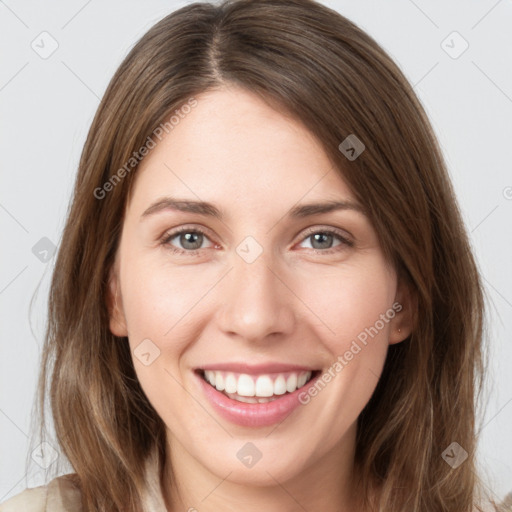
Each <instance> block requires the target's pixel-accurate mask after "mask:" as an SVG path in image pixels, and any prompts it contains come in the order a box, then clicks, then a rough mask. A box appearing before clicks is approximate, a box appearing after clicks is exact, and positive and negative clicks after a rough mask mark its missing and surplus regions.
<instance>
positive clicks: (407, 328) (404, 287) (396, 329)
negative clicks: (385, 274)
mask: <svg viewBox="0 0 512 512" xmlns="http://www.w3.org/2000/svg"><path fill="white" fill-rule="evenodd" d="M393 310H394V311H395V316H394V318H393V319H392V320H391V321H390V324H391V330H390V334H389V344H390V345H394V344H396V343H400V342H401V341H404V340H405V339H407V338H408V337H409V336H410V335H411V333H412V332H413V330H414V327H415V325H416V319H417V313H418V301H417V297H416V294H415V293H414V292H413V290H412V286H411V284H410V283H409V282H408V280H406V279H404V278H403V277H400V278H399V280H398V284H397V290H396V295H395V302H394V304H393Z"/></svg>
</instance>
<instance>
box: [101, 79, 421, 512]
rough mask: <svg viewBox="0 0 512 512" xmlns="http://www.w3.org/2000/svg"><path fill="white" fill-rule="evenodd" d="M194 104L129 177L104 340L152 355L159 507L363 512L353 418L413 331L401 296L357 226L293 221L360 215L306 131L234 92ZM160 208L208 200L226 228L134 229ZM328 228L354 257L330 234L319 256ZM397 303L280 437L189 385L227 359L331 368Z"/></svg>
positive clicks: (214, 222) (203, 224) (173, 222)
mask: <svg viewBox="0 0 512 512" xmlns="http://www.w3.org/2000/svg"><path fill="white" fill-rule="evenodd" d="M196 99H197V101H198V105H197V107H195V108H194V109H193V110H192V111H191V112H190V113H189V114H188V115H187V116H186V117H185V118H184V119H183V120H181V121H180V123H179V124H178V125H177V126H175V128H174V129H173V130H172V131H171V132H170V133H169V134H168V135H167V136H166V137H165V138H164V139H163V140H162V141H161V142H159V143H158V144H157V146H156V147H155V148H154V149H152V151H151V152H150V154H149V155H148V156H147V157H146V158H145V159H144V160H143V162H142V163H141V166H140V167H139V169H138V171H137V173H138V174H137V179H136V182H135V187H134V190H133V195H132V197H131V200H130V202H129V203H128V205H127V209H126V214H125V218H124V221H123V229H122V235H121V241H120V245H119V249H118V252H117V255H116V260H115V264H114V266H113V267H112V271H111V277H110V294H111V295H110V296H111V297H112V298H113V299H112V300H111V303H112V304H114V306H111V307H110V319H111V320H110V329H111V331H112V333H113V334H115V335H117V336H128V338H129V343H130V347H131V349H132V354H133V350H134V349H135V348H136V347H137V346H138V345H139V344H140V343H141V342H142V340H144V339H149V340H151V342H152V343H154V344H155V345H156V346H157V347H158V348H159V350H160V355H159V356H158V357H157V358H156V359H155V360H154V361H153V362H152V363H151V364H150V365H148V366H146V365H144V364H142V363H141V361H140V360H139V359H138V358H137V357H133V362H134V366H135V370H136V373H137V376H138V379H139V381H140V383H141V385H142V388H143V389H144V391H145V393H146V395H147V397H148V399H149V401H150V402H151V404H152V405H153V407H154V408H155V410H156V411H157V412H158V414H159V415H160V417H161V418H162V420H163V421H164V423H165V425H166V427H167V438H168V448H169V450H168V454H169V455H168V460H167V462H166V481H165V483H164V487H163V494H164V497H165V500H166V503H167V506H168V509H169V510H188V509H189V508H190V507H195V508H196V509H197V510H198V511H200V512H208V511H218V510H226V511H228V510H241V509H242V510H245V511H252V510H255V511H256V510H258V511H260V510H267V511H270V512H272V511H279V512H287V511H295V510H298V509H300V510H302V508H301V507H303V508H304V509H306V510H324V511H345V510H346V511H349V510H350V511H355V510H362V508H360V504H359V502H358V496H355V495H354V494H356V493H354V491H353V489H354V485H353V484H354V482H353V474H354V472H353V463H354V450H355V435H356V420H357V417H358V416H359V414H360V412H361V411H362V409H363V408H364V406H365V405H366V403H367V402H368V400H369V399H370V397H371V395H372V393H373V391H374V389H375V386H376V384H377V381H378V377H379V376H380V374H381V372H382V368H383V365H384V361H385V357H386V353H387V349H388V346H389V345H390V344H392V343H399V342H401V341H402V340H404V339H405V338H406V337H407V336H408V335H409V334H410V331H411V323H412V322H411V317H412V315H411V307H410V299H409V293H408V290H407V289H406V287H405V286H404V285H402V284H401V283H400V282H398V280H397V275H396V273H395V271H394V269H393V268H392V267H391V266H390V265H389V264H388V262H387V261H386V260H385V258H384V256H383V253H382V251H381V248H380V245H379V243H378V239H377V235H376V232H375V230H374V228H373V226H372V224H371V223H370V221H369V219H368V218H367V217H366V216H365V215H364V214H362V213H360V212H358V211H355V210H349V209H347V210H339V211H334V212H329V213H324V214H319V215H316V216H312V217H306V218H302V219H292V218H288V217H287V212H288V210H289V209H290V208H292V207H294V206H296V205H297V203H299V204H305V203H310V202H323V201H328V200H333V199H335V200H340V199H343V200H348V201H352V202H356V201H355V197H354V195H353V194H352V192H351V191H350V189H349V188H348V186H347V185H346V183H345V182H344V180H343V179H342V178H341V176H340V175H339V173H337V172H336V171H335V170H334V169H333V166H332V163H331V162H330V161H329V159H328V157H327V156H326V154H325V152H324V151H323V150H322V148H321V146H320V144H319V142H318V141H317V140H316V139H315V138H314V137H313V135H312V134H311V133H310V132H309V131H308V130H307V129H306V128H305V127H304V126H303V125H302V124H301V123H300V122H298V121H297V120H294V119H291V118H289V117H287V116H285V115H284V114H283V113H280V112H278V111H276V110H274V109H272V108H270V107H269V106H268V105H267V104H266V103H264V102H263V101H262V100H261V99H260V98H258V97H257V96H255V95H253V94H252V93H250V92H247V91H244V90H243V89H239V88H237V87H235V86H226V87H224V88H222V89H219V90H215V91H208V92H206V93H203V94H201V95H199V96H196ZM164 196H173V197H179V198H183V199H190V200H202V201H208V202H211V203H214V204H215V205H216V206H217V207H218V208H219V209H220V210H221V211H222V212H223V214H224V216H225V218H224V219H223V220H222V221H221V220H219V219H215V218H213V217H208V216H204V215H200V214H197V213H186V212H180V211H175V210H167V211H161V212H159V213H155V214H153V215H148V216H146V217H144V218H143V219H141V216H142V214H143V212H144V211H145V210H146V209H147V208H148V207H149V206H150V205H151V204H153V203H154V202H155V201H157V200H158V199H161V198H162V197H164ZM179 226H187V227H190V228H191V230H192V231H193V228H197V227H200V228H203V229H204V230H205V231H206V236H205V237H203V239H202V245H199V244H201V240H199V242H198V243H197V244H196V246H195V247H197V246H198V245H199V246H200V248H199V249H198V250H197V251H196V254H195V255H191V254H190V251H191V249H190V247H191V246H192V245H193V244H191V243H188V245H187V241H186V239H185V240H184V239H183V237H181V241H180V236H179V235H177V236H175V237H174V238H172V239H171V240H170V241H168V242H167V243H166V244H165V243H162V241H161V239H162V238H163V236H164V235H165V234H166V233H170V232H171V230H172V229H174V228H177V227H179ZM308 228H315V229H314V230H313V231H312V232H310V233H308V232H306V230H307V229H308ZM316 228H318V229H316ZM322 228H324V229H326V228H334V229H338V230H339V231H340V233H341V234H342V236H345V237H347V238H349V240H351V241H353V243H354V245H353V246H352V247H350V246H348V245H346V244H344V243H343V242H341V241H340V240H338V239H337V238H336V237H334V238H333V239H332V242H331V243H330V244H329V240H327V242H326V241H324V242H323V245H322V244H320V245H318V244H317V245H313V244H314V239H313V237H312V235H313V234H314V233H318V232H323V231H322ZM249 235H250V236H252V237H253V238H254V239H255V240H256V241H257V242H258V244H259V245H260V246H261V248H262V250H263V252H262V253H261V255H260V256H259V257H258V258H257V259H256V260H255V261H254V262H253V263H250V264H249V263H247V262H246V261H245V260H244V259H242V258H241V257H240V256H239V255H238V254H237V252H236V248H237V246H238V245H239V244H240V243H241V242H242V241H243V240H244V239H245V238H246V237H247V236H249ZM199 237H200V235H199ZM172 247H174V248H177V249H182V250H183V251H187V250H188V251H189V253H188V254H187V253H184V254H175V253H173V252H172V251H171V249H172ZM315 247H316V248H317V250H316V251H315ZM328 251H329V252H328ZM397 301H398V302H399V303H400V304H401V305H402V308H403V309H402V310H401V311H400V312H399V313H397V314H396V316H395V317H394V318H393V319H392V320H390V321H389V323H386V324H385V327H384V328H383V329H381V330H380V331H379V333H378V335H377V336H375V337H374V338H372V339H370V341H369V343H368V344H367V346H365V347H364V349H363V350H361V352H359V353H358V354H357V355H356V356H354V358H353V359H352V360H351V361H350V363H349V364H348V365H347V366H346V367H344V368H343V370H342V371H341V372H339V373H338V374H337V375H336V377H335V378H334V379H332V381H331V382H330V383H329V384H328V385H327V386H326V387H325V389H323V390H322V391H321V392H320V393H318V395H317V396H316V397H314V398H312V399H311V401H310V402H309V403H308V404H307V405H304V406H300V407H299V408H298V409H296V410H295V411H293V413H292V414H291V415H290V416H288V417H287V418H286V419H285V420H284V421H283V422H282V423H281V424H280V425H278V426H271V427H264V428H263V427H260V428H248V427H242V426H238V425H235V424H232V423H230V422H228V421H226V420H224V419H223V418H221V417H220V416H218V414H217V413H216V412H215V411H214V410H213V409H212V407H211V405H210V404H209V402H208V401H207V400H206V398H205V396H204V395H203V393H202V390H201V388H200V386H199V385H198V382H197V378H196V377H195V376H194V374H193V370H194V369H195V368H197V367H200V366H201V365H205V364H211V363H221V362H233V361H237V362H239V361H246V362H249V363H251V364H257V363H265V362H268V361H278V362H285V363H294V364H303V365H308V366H313V367H315V368H319V369H324V370H326V369H328V368H329V367H330V366H331V365H332V364H333V362H334V361H335V360H336V358H337V357H338V356H339V355H342V354H344V353H345V352H346V351H347V350H348V349H349V347H350V344H351V342H352V341H353V340H354V339H356V337H357V335H358V334H359V333H360V332H362V331H363V330H364V329H365V328H366V327H369V326H372V325H374V324H375V322H376V320H378V319H379V315H381V314H383V313H385V312H386V310H388V309H390V308H391V307H392V305H393V303H395V302H397ZM398 329H400V331H399V330H398ZM248 441H250V442H252V443H253V444H254V445H256V446H257V448H258V449H259V450H260V451H261V453H262V458H261V459H260V461H259V462H258V463H257V464H256V465H254V466H253V467H252V468H247V467H245V466H244V465H243V464H241V462H240V460H239V459H238V458H237V456H236V454H237V452H238V450H240V448H241V447H242V446H243V445H245V443H246V442H248ZM171 466H172V471H171ZM171 480H172V481H173V482H176V485H175V486H171Z"/></svg>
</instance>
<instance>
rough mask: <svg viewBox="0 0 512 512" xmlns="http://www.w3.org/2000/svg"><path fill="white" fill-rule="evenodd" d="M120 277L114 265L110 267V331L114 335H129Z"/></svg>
mask: <svg viewBox="0 0 512 512" xmlns="http://www.w3.org/2000/svg"><path fill="white" fill-rule="evenodd" d="M119 290H120V287H119V277H118V274H117V272H116V270H115V268H114V267H112V268H111V269H110V273H109V280H108V288H107V309H108V314H109V327H110V332H111V333H112V334H113V335H114V336H119V337H123V336H128V330H127V328H126V319H125V316H124V310H123V304H122V297H121V296H120V295H121V294H120V291H119Z"/></svg>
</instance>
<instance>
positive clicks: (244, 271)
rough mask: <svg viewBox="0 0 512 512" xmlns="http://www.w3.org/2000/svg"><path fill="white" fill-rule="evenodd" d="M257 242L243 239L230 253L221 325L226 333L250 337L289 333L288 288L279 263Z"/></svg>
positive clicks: (248, 338) (291, 310)
mask: <svg viewBox="0 0 512 512" xmlns="http://www.w3.org/2000/svg"><path fill="white" fill-rule="evenodd" d="M248 238H250V237H248ZM258 246H259V244H258ZM258 246H257V245H256V244H255V243H254V241H253V240H246V241H244V242H242V243H241V244H240V245H239V246H238V247H237V251H236V254H233V270H232V271H231V272H230V275H229V278H228V280H227V285H226V294H227V297H226V301H225V302H224V308H223V311H222V315H221V318H222V321H221V328H222V329H223V330H224V331H225V332H226V333H232V334H237V335H239V336H240V337H241V338H245V339H247V340H250V341H258V340H262V339H264V338H265V337H266V336H268V335H269V334H284V333H289V332H290V331H291V329H292V328H293V321H294V316H293V300H292V298H291V297H290V295H291V292H290V291H289V290H288V289H287V287H286V286H285V285H284V284H283V283H282V282H281V280H280V279H282V278H279V277H278V275H279V273H278V271H276V268H278V267H279V265H278V264H277V263H276V262H274V261H273V258H272V252H271V251H270V250H266V251H264V250H263V247H261V246H259V247H258Z"/></svg>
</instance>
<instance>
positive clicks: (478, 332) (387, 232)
mask: <svg viewBox="0 0 512 512" xmlns="http://www.w3.org/2000/svg"><path fill="white" fill-rule="evenodd" d="M225 83H233V84H236V85H238V86H241V87H244V88H246V89H247V90H249V91H251V92H253V93H255V94H257V95H259V96H260V97H261V98H262V99H263V100H264V101H266V102H268V103H269V104H270V105H271V106H274V108H279V109H281V110H282V111H283V112H286V113H289V114H290V115H292V116H294V117H295V118H296V119H298V120H300V121H301V122H302V123H304V125H305V126H306V127H307V128H308V129H309V130H310V131H311V133H312V134H314V135H315V136H316V137H317V138H318V140H319V141H320V142H321V144H322V147H323V148H324V150H325V152H326V153H327V155H328V156H329V157H330V158H331V159H332V162H333V165H334V166H335V168H336V170H337V171H338V172H339V173H340V175H341V176H343V178H344V180H345V181H346V182H347V183H348V185H349V186H350V187H351V189H352V191H353V193H354V194H355V196H356V198H357V199H358V200H359V201H360V202H361V203H362V204H363V205H364V206H365V207H366V209H367V211H368V212H369V215H370V218H371V221H372V222H373V225H374V227H375V229H376V231H377V234H378V237H379V240H380V242H381V245H382V249H383V251H384V253H385V255H386V257H387V258H389V260H390V261H392V262H393V264H394V265H395V267H396V269H397V271H398V272H399V274H400V276H401V278H403V279H407V280H408V281H409V283H410V287H411V290H412V291H413V293H414V296H415V298H416V302H417V315H416V325H415V328H414V330H413V332H412V334H411V336H410V337H409V339H408V340H406V341H404V342H402V343H399V344H396V345H392V346H391V347H390V349H389V352H388V356H387V359H386V363H385V367H384V371H383V373H382V376H381V378H380V381H379V383H378V385H377V388H376V390H375V393H374V395H373V396H372V398H371V399H370V401H369V403H368V404H367V406H366V407H365V409H364V411H363V412H362V414H361V415H360V417H359V419H358V434H357V445H356V468H357V471H358V474H359V475H360V482H361V485H362V486H363V491H362V492H363V495H365V496H369V495H370V492H369V491H370V486H372V485H373V484H375V485H376V486H378V488H379V493H378V498H379V500H378V502H376V503H373V508H372V509H374V510H382V511H390V510H393V511H394V512H402V511H408V512H412V511H415V512H420V511H421V512H432V511H434V510H435V511H441V510H445V511H457V512H462V511H464V512H466V511H470V510H472V509H473V506H474V503H475V502H476V501H477V498H478V496H477V494H478V493H477V490H478V489H479V487H478V485H477V484H478V482H479V480H478V478H477V477H476V476H475V468H476V462H475V458H474V456H475V448H476V435H475V405H476V403H477V402H478V397H479V394H480V390H481V387H482V378H481V377H482V375H483V369H484V365H483V351H482V346H481V343H482V329H483V327H482V326H483V311H484V300H483V293H482V287H481V281H480V278H479V275H478V271H477V268H476V265H475V261H474V258H473V256H472V253H471V249H470V244H469V242H468V238H467V235H466V232H465V229H464V226H463V223H462V220H461V215H460V212H459V210H458V207H457V204H456V200H455V198H454V193H453V190H452V186H451V184H450V181H449V179H448V176H447V171H446V166H445V163H444V161H443V157H442V155H441V151H440V149H439V146H438V143H437V141H436V139H435V136H434V134H433V131H432V128H431V126H430V123H429V121H428V119H427V116H426V114H425V112H424V110H423V108H422V106H421V104H420V102H419V100H418V99H417V97H416V96H415V94H414V92H413V91H412V88H411V86H410V85H409V83H408V82H407V80H406V78H405V77H404V75H403V74H402V72H401V71H400V69H399V68H398V67H397V65H396V64H395V63H394V62H393V61H392V60H391V58H390V57H389V56H388V55H387V54H386V53H385V52H384V51H383V49H382V48H381V47H380V46H379V45H378V44H377V43H376V42H375V41H374V40H373V39H372V38H371V37H370V36H368V35H367V34H366V33H365V32H363V31H362V30H361V29H359V28H358V27H357V26H356V25H355V24H353V23H352V22H350V21H349V20H347V19H346V18H344V17H343V16H341V15H340V14H338V13H337V12H335V11H333V10H331V9H329V8H327V7H325V6H322V5H320V4H318V3H315V2H313V1H310V0H291V1H286V2H283V1H279V0H257V1H253V0H240V1H237V0H234V1H226V2H223V3H222V4H220V5H212V4H208V3H194V4H191V5H188V6H186V7H183V8H181V9H179V10H177V11H175V12H173V13H172V14H170V15H168V16H166V17H165V18H164V19H162V20H161V21H160V22H158V23H157V24H156V25H154V26H153V27H152V28H151V29H150V30H149V31H148V32H147V33H146V34H145V35H144V36H143V37H142V39H141V40H140V41H139V42H138V43H137V44H136V45H135V46H134V48H133V49H132V50H131V51H130V53H129V54H128V55H127V57H126V58H125V59H124V61H123V62H122V64H121V65H120V67H119V69H118V70H117V72H116V73H115V75H114V77H113V78H112V80H111V82H110V84H109V86H108V88H107V91H106V92H105V95H104V97H103V99H102V101H101V104H100V106H99V108H98V111H97V113H96V116H95V118H94V120H93V123H92V126H91V128H90V131H89V134H88V137H87V140H86V143H85V146H84V149H83V152H82V156H81V159H80V164H79V169H78V176H77V180H76V185H75V189H74V196H73V200H72V204H71V207H70V211H69V215H68V218H67V223H66V226H65V229H64V232H63V237H62V241H61V244H60V248H59V253H58V258H57V261H56V269H55V272H54V274H53V280H52V284H51V293H50V299H49V318H48V329H47V335H46V340H45V346H44V351H43V362H42V371H41V375H40V382H39V386H40V387H39V404H40V408H41V425H42V427H41V428H42V429H43V428H44V424H45V416H44V403H45V397H46V396H47V393H48V391H47V390H46V388H47V385H49V386H50V389H49V394H50V399H51V410H52V416H53V420H54V426H55V431H56V434H57V439H58V443H59V445H60V446H61V448H62V451H63V453H64V455H65V456H66V457H67V459H68V460H69V462H70V463H71V465H72V467H73V469H74V470H75V472H76V482H77V485H79V487H80V489H81V492H82V499H83V503H84V510H97V511H99V510H102V511H103V510H109V511H112V510H119V511H139V510H141V508H140V507H141V503H140V496H141V489H142V487H143V486H144V481H143V475H142V468H143V465H142V462H143V461H144V460H145V459H146V458H147V456H148V454H149V451H150V449H151V448H153V447H156V448H157V449H158V452H159V454H160V457H161V460H162V459H163V458H164V457H165V428H164V424H163V422H162V420H161V418H160V417H159V416H158V415H157V413H156V412H155V410H154V409H153V407H152V406H151V404H150V403H149V401H148V400H147V398H146V396H145V394H144V393H143V391H142V389H141V387H140V385H139V382H138V380H137V377H136V374H135V371H134V367H133V363H132V359H131V354H130V350H129V345H128V343H127V342H126V339H124V338H117V337H116V336H114V335H112V334H111V332H110V330H109V314H108V293H107V283H108V276H109V271H110V269H111V266H112V263H113V261H114V256H115V253H116V250H117V246H118V242H119V235H120V230H121V227H122V222H123V216H124V209H125V207H126V204H127V200H128V198H129V194H130V191H131V189H132V186H133V180H134V178H135V176H136V165H133V166H132V167H133V169H128V170H127V172H125V173H122V174H123V177H122V179H121V180H116V181H115V183H114V181H112V180H113V177H114V175H115V174H116V173H118V171H119V169H121V168H123V166H126V162H128V161H130V158H132V156H133V153H134V152H137V151H138V150H139V148H141V147H143V146H144V145H145V143H146V141H147V138H148V136H150V135H151V134H152V133H153V132H154V130H155V129H156V128H157V127H158V126H159V125H160V124H161V123H162V122H165V120H167V119H168V117H169V115H170V114H171V113H172V112H174V111H175V110H176V109H177V108H179V107H180V106H181V105H183V104H184V103H185V102H187V101H188V100H189V99H190V98H193V97H194V96H195V97H197V96H198V95H200V94H201V93H202V92H204V91H207V90H211V89H214V88H217V87H221V86H222V85H223V84H225ZM350 134H355V135H356V136H357V138H358V139H360V140H361V141H362V142H363V143H364V144H365V146H366V150H365V151H364V152H363V153H362V154H361V155H360V156H359V157H358V158H357V159H355V160H352V161H351V160H349V159H347V158H346V156H345V155H344V154H343V153H342V152H341V151H340V150H339V149H338V146H339V144H340V143H341V142H342V141H343V140H345V139H346V137H347V136H349V135H350ZM125 170H126V167H125ZM118 177H119V174H118ZM109 180H110V182H111V183H114V185H115V186H112V187H111V188H110V189H109V191H108V193H105V194H104V197H102V198H101V199H98V197H97V196H98V193H95V191H97V190H98V189H99V188H102V187H103V186H104V184H105V183H106V182H108V181H109ZM49 378H50V379H49ZM48 380H49V382H48V383H47V381H48ZM454 411H457V413H456V414H454ZM454 441H456V442H457V443H458V444H459V445H460V446H461V447H463V448H464V449H465V450H466V451H467V452H468V454H469V455H468V459H467V460H466V461H465V462H464V463H463V464H462V465H461V466H460V467H458V468H457V469H452V468H451V467H450V466H449V465H448V464H447V463H446V462H445V460H443V458H442V456H441V454H442V453H443V451H444V450H445V449H446V448H447V447H448V446H449V445H450V444H451V443H452V442H454ZM370 505H371V504H370V503H367V506H368V507H369V506H370Z"/></svg>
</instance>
